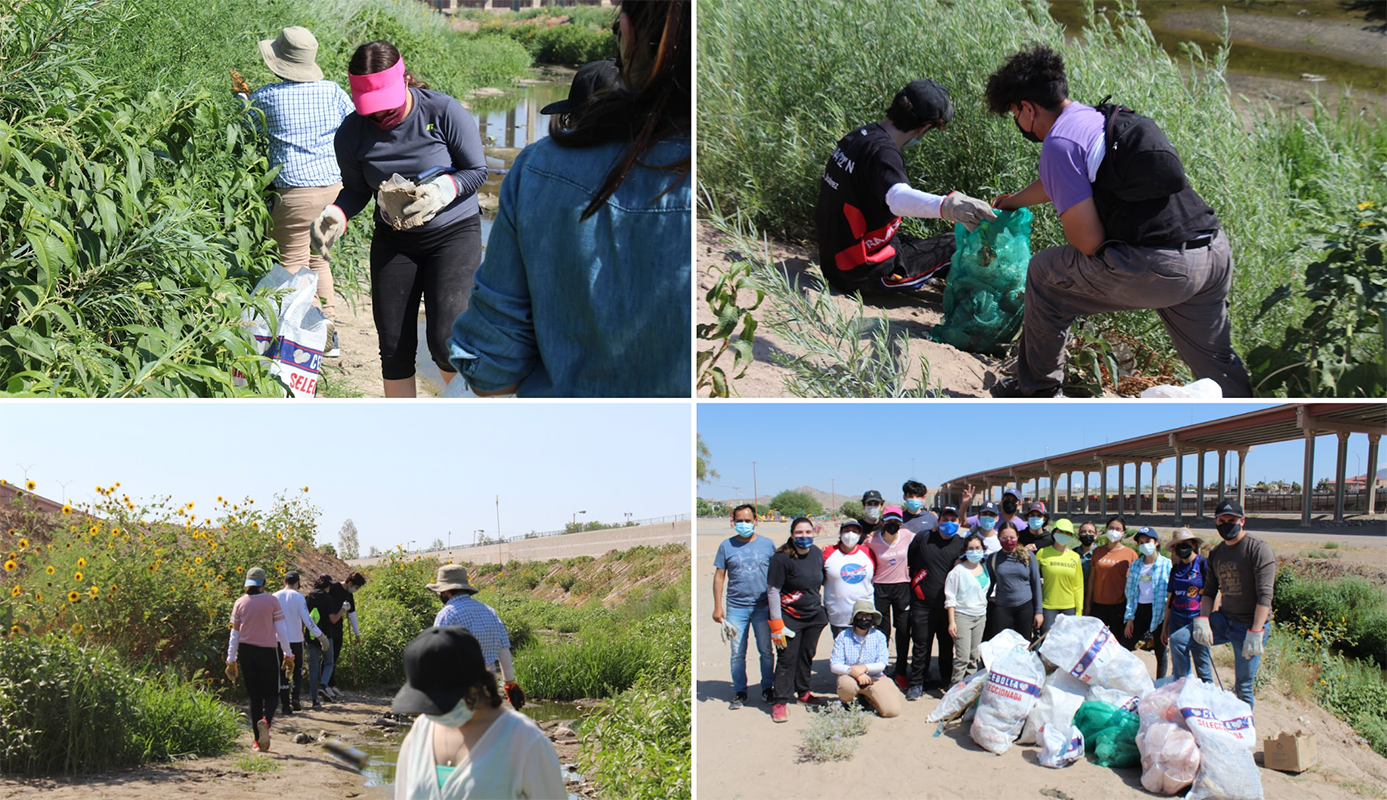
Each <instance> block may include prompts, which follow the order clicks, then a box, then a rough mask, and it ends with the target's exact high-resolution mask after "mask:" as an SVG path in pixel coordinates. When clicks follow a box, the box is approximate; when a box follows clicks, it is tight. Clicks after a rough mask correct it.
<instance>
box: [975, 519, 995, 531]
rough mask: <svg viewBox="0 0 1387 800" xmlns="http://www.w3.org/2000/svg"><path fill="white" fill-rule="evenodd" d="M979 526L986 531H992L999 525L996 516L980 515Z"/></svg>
mask: <svg viewBox="0 0 1387 800" xmlns="http://www.w3.org/2000/svg"><path fill="white" fill-rule="evenodd" d="M978 527H979V528H982V529H983V530H985V531H990V530H992V529H993V528H996V527H997V518H996V517H978Z"/></svg>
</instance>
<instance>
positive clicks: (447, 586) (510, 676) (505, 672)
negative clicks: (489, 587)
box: [425, 564, 525, 711]
mask: <svg viewBox="0 0 1387 800" xmlns="http://www.w3.org/2000/svg"><path fill="white" fill-rule="evenodd" d="M425 588H427V589H428V590H429V591H431V592H436V593H437V594H438V596H439V598H440V599H442V600H443V607H442V608H440V609H438V613H437V614H435V615H434V617H433V624H434V625H436V626H443V627H447V626H452V625H458V626H461V627H463V628H466V629H467V630H469V631H471V633H472V636H473V637H475V638H476V640H477V642H478V643H479V644H481V646H482V660H483V662H484V663H485V664H486V668H487V669H489V670H491V672H492V674H496V675H499V676H500V678H501V681H502V682H503V685H504V687H505V691H506V699H507V700H509V701H510V704H511V707H512V708H514V709H515V710H517V711H519V710H520V709H521V708H524V707H525V692H524V691H523V690H522V689H521V688H520V684H518V683H516V682H515V664H514V662H513V661H512V660H511V644H510V631H508V630H506V624H505V623H504V622H502V621H501V617H500V616H499V615H497V613H496V610H495V609H493V608H492V607H491V606H489V605H487V604H485V603H483V602H481V601H480V600H478V599H477V598H476V597H473V595H475V594H476V593H477V587H475V586H473V585H472V579H471V576H469V575H468V574H467V568H466V567H464V566H462V565H461V564H444V565H443V566H441V567H439V568H438V576H437V577H436V578H435V579H434V582H433V583H430V584H428V585H427V586H426V587H425Z"/></svg>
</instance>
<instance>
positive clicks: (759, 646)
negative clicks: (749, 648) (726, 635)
mask: <svg viewBox="0 0 1387 800" xmlns="http://www.w3.org/2000/svg"><path fill="white" fill-rule="evenodd" d="M770 619H771V612H770V609H769V608H768V607H766V606H756V607H754V608H739V607H737V606H728V607H727V621H728V622H730V623H732V625H733V626H734V627H736V629H737V640H736V641H735V642H733V643H732V691H733V692H734V693H735V692H745V691H746V644H747V638H748V637H749V636H750V634H751V633H753V632H754V633H755V634H756V650H757V652H758V653H760V655H761V688H762V689H769V688H771V686H772V684H774V683H775V654H774V652H773V651H772V650H771V623H770Z"/></svg>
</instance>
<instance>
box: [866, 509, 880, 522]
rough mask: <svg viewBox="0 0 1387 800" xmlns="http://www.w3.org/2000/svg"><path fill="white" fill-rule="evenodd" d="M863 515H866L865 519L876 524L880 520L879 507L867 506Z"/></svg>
mask: <svg viewBox="0 0 1387 800" xmlns="http://www.w3.org/2000/svg"><path fill="white" fill-rule="evenodd" d="M863 513H865V514H866V515H867V519H869V520H871V521H872V522H876V521H877V520H879V519H881V506H867V508H866V510H865V511H864V512H863Z"/></svg>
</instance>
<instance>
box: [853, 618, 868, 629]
mask: <svg viewBox="0 0 1387 800" xmlns="http://www.w3.org/2000/svg"><path fill="white" fill-rule="evenodd" d="M852 626H853V627H854V628H856V629H858V630H859V631H869V630H871V629H872V618H871V617H856V618H854V619H853V621H852Z"/></svg>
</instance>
